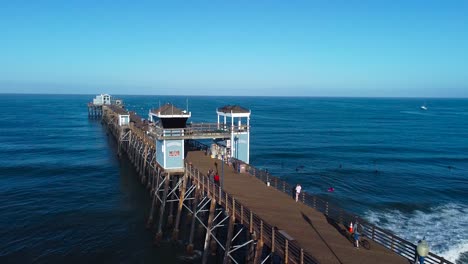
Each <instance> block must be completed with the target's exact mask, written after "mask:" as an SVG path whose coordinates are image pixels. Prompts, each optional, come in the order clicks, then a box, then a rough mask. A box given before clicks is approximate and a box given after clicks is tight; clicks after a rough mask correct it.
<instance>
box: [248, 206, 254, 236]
mask: <svg viewBox="0 0 468 264" xmlns="http://www.w3.org/2000/svg"><path fill="white" fill-rule="evenodd" d="M249 222H250V223H249V233H250V234H252V233H253V213H252V211H250V221H249Z"/></svg>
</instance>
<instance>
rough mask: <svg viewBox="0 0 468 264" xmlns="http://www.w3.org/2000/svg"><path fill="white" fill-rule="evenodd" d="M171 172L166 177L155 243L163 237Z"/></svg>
mask: <svg viewBox="0 0 468 264" xmlns="http://www.w3.org/2000/svg"><path fill="white" fill-rule="evenodd" d="M169 177H170V174H169V173H166V177H165V182H164V193H163V195H162V197H161V198H162V202H161V206H160V207H159V221H158V232H157V233H156V237H155V243H157V244H158V243H159V242H160V241H161V239H162V235H163V233H162V226H163V221H164V209H165V207H166V201H167V191H168V189H169V179H170V178H169Z"/></svg>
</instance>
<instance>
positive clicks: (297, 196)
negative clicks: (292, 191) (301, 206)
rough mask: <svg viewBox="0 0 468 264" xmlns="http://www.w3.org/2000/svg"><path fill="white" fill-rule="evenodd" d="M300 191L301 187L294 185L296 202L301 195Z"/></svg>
mask: <svg viewBox="0 0 468 264" xmlns="http://www.w3.org/2000/svg"><path fill="white" fill-rule="evenodd" d="M301 189H302V187H301V185H300V184H299V183H298V184H297V185H296V202H297V201H299V195H300V194H301Z"/></svg>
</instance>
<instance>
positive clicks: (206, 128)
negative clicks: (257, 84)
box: [149, 123, 248, 139]
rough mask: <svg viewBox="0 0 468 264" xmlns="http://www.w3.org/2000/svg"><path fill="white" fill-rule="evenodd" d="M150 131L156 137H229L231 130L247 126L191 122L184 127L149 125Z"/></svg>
mask: <svg viewBox="0 0 468 264" xmlns="http://www.w3.org/2000/svg"><path fill="white" fill-rule="evenodd" d="M149 130H150V132H151V133H153V134H154V135H155V136H156V138H158V139H169V138H170V139H204V138H205V139H207V138H229V137H231V133H232V132H244V131H247V130H248V127H247V126H245V125H244V126H233V127H231V126H226V125H224V124H218V123H192V124H189V125H187V126H186V127H184V128H162V127H160V126H152V127H150V129H149Z"/></svg>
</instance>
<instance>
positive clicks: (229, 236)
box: [223, 215, 236, 263]
mask: <svg viewBox="0 0 468 264" xmlns="http://www.w3.org/2000/svg"><path fill="white" fill-rule="evenodd" d="M235 221H236V219H235V218H234V217H233V216H232V215H231V217H229V224H228V231H227V235H226V246H225V247H224V258H223V263H231V258H230V257H229V250H230V249H231V244H232V236H233V234H234V223H235Z"/></svg>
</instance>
